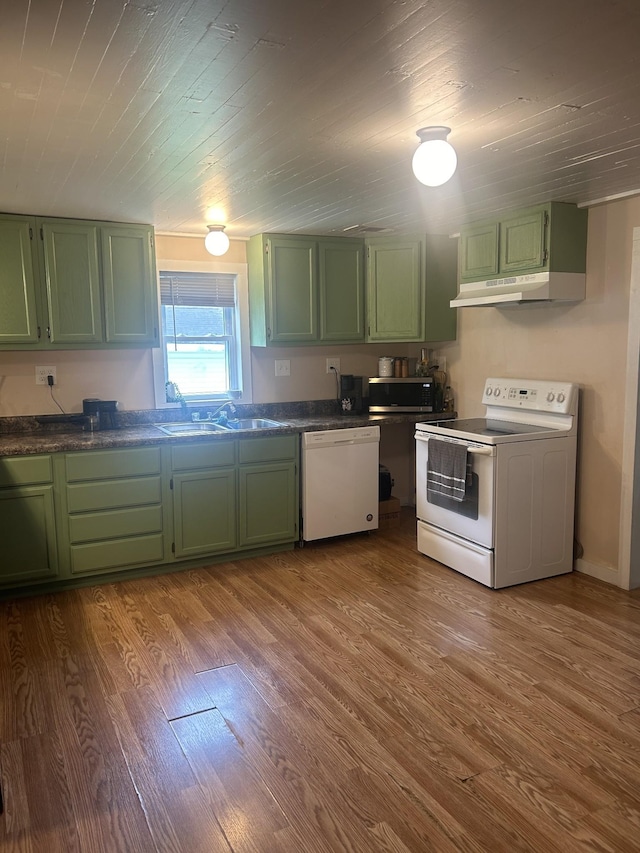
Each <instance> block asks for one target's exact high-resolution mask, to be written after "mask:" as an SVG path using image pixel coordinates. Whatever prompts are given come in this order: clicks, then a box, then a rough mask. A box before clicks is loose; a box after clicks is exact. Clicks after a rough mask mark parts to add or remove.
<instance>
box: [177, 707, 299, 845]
mask: <svg viewBox="0 0 640 853" xmlns="http://www.w3.org/2000/svg"><path fill="white" fill-rule="evenodd" d="M171 728H172V729H173V732H174V734H175V735H176V737H177V739H178V741H179V743H180V745H181V746H182V749H183V751H184V754H185V755H186V757H187V760H188V762H189V764H190V765H191V767H192V768H193V770H194V772H195V775H196V778H197V780H198V783H199V785H200V787H201V788H203V789H204V791H205V793H206V797H207V801H208V802H209V803H210V804H211V807H212V809H213V812H214V814H215V816H216V819H217V821H218V822H219V824H220V826H221V827H222V830H223V832H224V834H225V836H226V838H227V841H228V842H229V844H230V845H231V848H232V849H233V850H234V851H238V853H240V851H259V850H269V849H270V848H271V847H272V845H273V837H274V835H275V834H276V833H277V832H279V831H280V830H282V829H286V828H287V827H288V826H289V824H288V821H287V819H286V817H285V815H284V813H283V811H282V809H281V808H280V806H279V804H278V803H277V801H276V800H275V799H274V797H273V794H272V793H271V791H270V790H269V788H268V786H267V785H266V784H265V783H264V782H263V780H262V779H261V778H260V776H259V774H258V773H257V772H256V771H255V769H254V768H253V767H252V766H251V764H250V763H249V762H248V761H247V760H246V759H245V757H244V755H243V750H242V747H241V746H240V744H239V743H238V741H237V740H236V738H235V737H234V735H233V734H232V732H231V730H230V729H229V727H228V726H227V724H226V722H225V721H224V719H223V717H222V715H221V714H220V712H219V711H204V712H203V713H201V714H194V715H192V716H190V717H183V718H182V719H180V720H173V721H172V723H171Z"/></svg>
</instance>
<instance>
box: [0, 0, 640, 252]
mask: <svg viewBox="0 0 640 853" xmlns="http://www.w3.org/2000/svg"><path fill="white" fill-rule="evenodd" d="M639 36H640V5H638V4H637V2H636V0H562V2H558V0H539V2H537V3H531V2H524V0H482V2H478V0H426V2H425V0H369V2H344V0H132V2H124V0H120V1H119V2H116V0H2V3H1V4H0V210H2V211H7V212H14V213H36V214H41V215H47V216H70V217H79V218H98V219H113V220H121V221H140V222H151V223H153V224H154V225H155V226H156V228H157V229H158V230H160V231H172V232H185V233H204V230H205V223H206V222H208V221H209V222H214V221H218V222H220V221H222V222H225V223H227V233H228V234H229V235H230V236H231V237H238V236H245V237H246V236H249V235H251V234H255V233H259V232H261V231H282V232H301V233H305V232H306V233H318V234H342V233H344V232H346V233H350V232H348V231H347V229H350V228H353V227H354V226H363V225H365V226H372V227H375V228H379V229H388V230H389V231H392V232H402V231H425V230H427V231H434V232H443V233H447V232H450V231H452V230H456V229H457V228H458V227H459V226H460V225H461V224H462V223H463V222H465V221H469V220H473V219H477V218H478V217H480V216H483V215H487V214H492V213H493V212H495V211H498V210H501V209H508V208H510V207H514V206H519V205H522V204H530V203H536V202H541V201H547V200H549V199H559V200H565V201H573V202H577V203H589V202H593V201H594V200H599V199H602V198H605V197H611V196H616V195H620V194H625V193H630V192H633V191H636V190H639V189H640V72H639V71H638V65H637V56H638V37H639ZM430 124H445V125H449V126H450V127H451V128H452V133H451V136H450V141H451V142H452V143H453V144H454V146H455V147H456V149H457V151H458V157H459V169H458V172H457V174H456V176H455V177H454V178H453V179H452V181H450V182H449V183H448V184H447V185H445V186H444V187H442V188H439V189H428V188H426V187H422V186H421V185H419V184H418V183H417V181H416V180H415V178H414V177H413V175H412V173H411V168H410V162H411V157H412V155H413V151H414V150H415V147H416V144H417V137H416V136H415V131H416V130H417V129H418V128H419V127H422V126H425V125H430ZM211 208H218V209H219V211H220V212H219V213H216V214H212V213H210V212H209V211H210V209H211Z"/></svg>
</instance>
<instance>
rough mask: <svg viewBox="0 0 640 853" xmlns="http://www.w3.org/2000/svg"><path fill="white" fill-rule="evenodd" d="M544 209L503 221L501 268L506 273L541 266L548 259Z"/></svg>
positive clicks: (536, 269)
mask: <svg viewBox="0 0 640 853" xmlns="http://www.w3.org/2000/svg"><path fill="white" fill-rule="evenodd" d="M546 217H547V213H546V211H545V210H541V209H540V210H535V211H532V212H531V213H528V214H526V215H519V216H513V217H511V218H508V219H503V220H501V222H500V238H499V243H500V267H499V269H500V272H501V273H502V274H503V275H509V274H516V273H518V274H522V273H527V272H537V271H538V270H541V269H542V268H543V267H544V265H545V263H546V261H547V253H546V247H545V238H546V233H547V232H546Z"/></svg>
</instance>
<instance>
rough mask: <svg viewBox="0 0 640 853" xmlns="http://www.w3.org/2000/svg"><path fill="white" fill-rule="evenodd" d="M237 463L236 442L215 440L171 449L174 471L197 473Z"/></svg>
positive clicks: (172, 468)
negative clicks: (203, 469) (201, 470)
mask: <svg viewBox="0 0 640 853" xmlns="http://www.w3.org/2000/svg"><path fill="white" fill-rule="evenodd" d="M235 463H236V442H235V441H234V440H233V439H232V440H224V439H219V438H218V439H214V440H213V441H208V442H202V441H197V442H193V444H177V445H174V446H173V447H172V448H171V470H172V471H194V470H195V471H197V470H199V469H201V468H222V467H224V466H227V465H235Z"/></svg>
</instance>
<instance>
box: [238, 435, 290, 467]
mask: <svg viewBox="0 0 640 853" xmlns="http://www.w3.org/2000/svg"><path fill="white" fill-rule="evenodd" d="M239 445H240V446H239V448H238V457H239V461H240V463H247V462H248V463H251V462H273V461H275V460H277V459H296V458H297V455H298V436H297V435H271V436H268V437H265V438H244V439H242V440H241V441H240V443H239Z"/></svg>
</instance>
